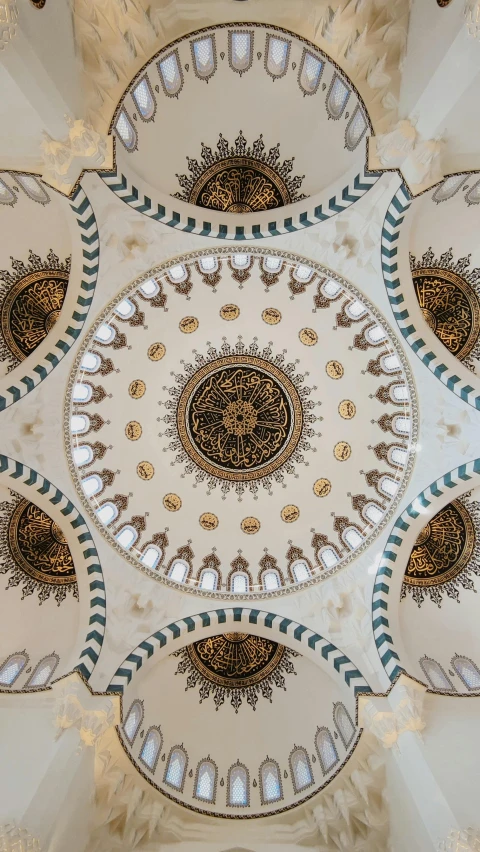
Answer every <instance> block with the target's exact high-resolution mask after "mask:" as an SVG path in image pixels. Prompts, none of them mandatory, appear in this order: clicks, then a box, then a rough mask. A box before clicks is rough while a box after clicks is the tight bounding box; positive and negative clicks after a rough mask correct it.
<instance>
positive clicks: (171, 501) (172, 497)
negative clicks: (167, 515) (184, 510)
mask: <svg viewBox="0 0 480 852" xmlns="http://www.w3.org/2000/svg"><path fill="white" fill-rule="evenodd" d="M163 505H164V506H165V508H166V509H167V511H169V512H178V510H179V509H180V508H181V506H182V501H181V500H180V497H179V496H178V494H165V497H164V498H163Z"/></svg>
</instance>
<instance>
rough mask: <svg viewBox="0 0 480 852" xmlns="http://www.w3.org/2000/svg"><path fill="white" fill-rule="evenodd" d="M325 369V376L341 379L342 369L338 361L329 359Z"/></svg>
mask: <svg viewBox="0 0 480 852" xmlns="http://www.w3.org/2000/svg"><path fill="white" fill-rule="evenodd" d="M325 369H326V371H327V376H330V378H331V379H341V378H342V376H343V372H344V370H343V366H342V364H340V361H329V362H328V364H327V366H326V367H325Z"/></svg>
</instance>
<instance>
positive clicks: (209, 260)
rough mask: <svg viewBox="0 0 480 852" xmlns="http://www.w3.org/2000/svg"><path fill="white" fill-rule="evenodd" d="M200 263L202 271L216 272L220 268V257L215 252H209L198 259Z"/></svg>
mask: <svg viewBox="0 0 480 852" xmlns="http://www.w3.org/2000/svg"><path fill="white" fill-rule="evenodd" d="M198 265H199V266H200V269H201V270H202V272H207V273H211V272H216V271H217V269H218V259H217V258H216V257H215V256H214V255H213V254H209V255H206V256H205V257H200V258H199V259H198Z"/></svg>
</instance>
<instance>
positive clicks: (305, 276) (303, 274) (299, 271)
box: [293, 263, 314, 284]
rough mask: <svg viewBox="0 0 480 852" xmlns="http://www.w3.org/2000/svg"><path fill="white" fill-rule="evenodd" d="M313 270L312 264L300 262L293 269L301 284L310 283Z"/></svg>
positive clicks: (294, 275) (296, 278)
mask: <svg viewBox="0 0 480 852" xmlns="http://www.w3.org/2000/svg"><path fill="white" fill-rule="evenodd" d="M313 272H314V270H313V269H312V267H311V266H307V265H306V263H299V264H298V266H296V267H295V269H294V270H293V277H294V278H295V280H296V281H298V282H299V283H300V284H308V282H309V281H310V280H311V279H312V276H313Z"/></svg>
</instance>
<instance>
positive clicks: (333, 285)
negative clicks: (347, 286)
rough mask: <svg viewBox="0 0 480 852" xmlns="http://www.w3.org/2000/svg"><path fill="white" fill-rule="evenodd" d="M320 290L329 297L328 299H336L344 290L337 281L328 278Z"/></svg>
mask: <svg viewBox="0 0 480 852" xmlns="http://www.w3.org/2000/svg"><path fill="white" fill-rule="evenodd" d="M320 289H321V291H322V293H323V295H324V296H326V297H327V299H336V298H337V296H338V294H339V293H340V292H341V289H342V288H341V287H340V284H337V282H336V281H332V279H331V278H327V280H326V281H324V282H323V284H322V286H321V288H320Z"/></svg>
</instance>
